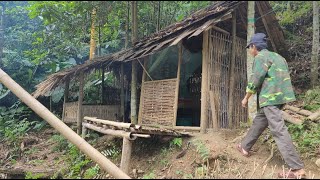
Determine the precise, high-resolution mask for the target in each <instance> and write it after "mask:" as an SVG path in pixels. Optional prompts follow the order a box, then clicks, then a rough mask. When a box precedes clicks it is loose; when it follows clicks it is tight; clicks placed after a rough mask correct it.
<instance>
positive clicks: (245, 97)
mask: <svg viewBox="0 0 320 180" xmlns="http://www.w3.org/2000/svg"><path fill="white" fill-rule="evenodd" d="M251 95H252V94H251V93H249V92H247V93H246V96H244V98H243V99H242V101H241V104H242V107H244V108H246V107H247V104H248V99H249V98H250V97H251Z"/></svg>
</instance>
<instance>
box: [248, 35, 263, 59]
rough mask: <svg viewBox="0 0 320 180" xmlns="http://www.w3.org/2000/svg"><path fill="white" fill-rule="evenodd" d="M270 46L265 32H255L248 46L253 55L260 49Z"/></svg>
mask: <svg viewBox="0 0 320 180" xmlns="http://www.w3.org/2000/svg"><path fill="white" fill-rule="evenodd" d="M267 47H268V44H267V38H266V35H265V34H264V33H256V34H254V35H253V36H252V37H251V39H250V41H249V43H248V45H247V46H246V48H248V49H249V53H250V54H251V55H253V56H256V55H257V54H258V52H259V51H261V50H262V49H266V48H267Z"/></svg>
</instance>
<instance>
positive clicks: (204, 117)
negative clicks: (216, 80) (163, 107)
mask: <svg viewBox="0 0 320 180" xmlns="http://www.w3.org/2000/svg"><path fill="white" fill-rule="evenodd" d="M208 40H209V31H204V32H203V46H202V77H201V115H200V121H201V122H200V127H201V130H200V132H201V133H202V134H204V133H206V129H207V126H208V102H207V94H208V83H207V82H208V50H209V49H208Z"/></svg>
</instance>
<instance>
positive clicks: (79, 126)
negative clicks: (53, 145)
mask: <svg viewBox="0 0 320 180" xmlns="http://www.w3.org/2000/svg"><path fill="white" fill-rule="evenodd" d="M79 81H80V83H79V98H78V111H77V134H79V135H80V134H81V130H82V101H83V84H84V74H83V72H80V77H79Z"/></svg>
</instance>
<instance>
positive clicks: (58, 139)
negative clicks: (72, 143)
mask: <svg viewBox="0 0 320 180" xmlns="http://www.w3.org/2000/svg"><path fill="white" fill-rule="evenodd" d="M49 141H51V142H55V143H57V144H56V146H55V147H54V148H53V149H52V151H53V152H54V151H63V150H65V149H66V148H67V147H68V141H67V140H66V139H65V138H64V137H63V136H62V135H56V134H55V135H53V136H52V137H51V138H50V140H49Z"/></svg>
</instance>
